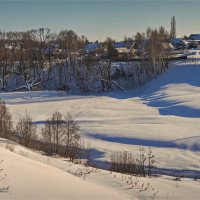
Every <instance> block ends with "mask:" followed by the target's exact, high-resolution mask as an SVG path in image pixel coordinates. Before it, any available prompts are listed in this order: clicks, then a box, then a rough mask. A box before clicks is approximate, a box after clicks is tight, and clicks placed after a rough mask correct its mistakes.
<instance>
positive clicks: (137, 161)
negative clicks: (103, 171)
mask: <svg viewBox="0 0 200 200" xmlns="http://www.w3.org/2000/svg"><path fill="white" fill-rule="evenodd" d="M155 163H156V161H155V156H154V155H153V154H152V151H151V149H149V152H148V154H147V155H146V152H145V150H144V148H139V151H138V153H137V154H133V153H131V152H127V151H121V152H114V153H112V154H111V165H110V170H111V171H115V172H120V173H127V174H132V175H139V176H146V171H147V172H148V176H149V177H151V175H152V171H153V169H155V168H156V166H155Z"/></svg>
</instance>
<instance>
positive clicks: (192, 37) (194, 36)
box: [188, 34, 200, 41]
mask: <svg viewBox="0 0 200 200" xmlns="http://www.w3.org/2000/svg"><path fill="white" fill-rule="evenodd" d="M188 40H199V41H200V34H191V35H190V36H189V38H188Z"/></svg>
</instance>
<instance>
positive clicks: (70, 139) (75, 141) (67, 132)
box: [63, 113, 80, 162]
mask: <svg viewBox="0 0 200 200" xmlns="http://www.w3.org/2000/svg"><path fill="white" fill-rule="evenodd" d="M63 128H64V146H65V155H67V156H69V157H70V160H71V161H72V162H73V161H74V158H75V156H76V154H77V151H78V148H79V141H80V135H79V129H80V128H79V124H78V122H76V121H75V120H74V118H73V117H72V115H71V114H70V113H67V115H66V116H65V121H64V123H63Z"/></svg>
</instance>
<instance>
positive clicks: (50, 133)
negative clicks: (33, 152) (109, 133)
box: [0, 100, 83, 162]
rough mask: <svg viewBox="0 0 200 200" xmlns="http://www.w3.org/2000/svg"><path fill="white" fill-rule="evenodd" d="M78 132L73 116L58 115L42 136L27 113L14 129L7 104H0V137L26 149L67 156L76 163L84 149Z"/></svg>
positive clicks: (47, 124)
mask: <svg viewBox="0 0 200 200" xmlns="http://www.w3.org/2000/svg"><path fill="white" fill-rule="evenodd" d="M79 130H80V128H79V124H78V122H77V121H75V119H74V118H73V116H72V115H71V114H70V113H67V115H66V116H63V115H62V114H61V113H60V112H58V111H55V112H54V113H53V115H52V117H51V118H50V119H49V120H47V123H46V124H45V126H44V127H43V128H42V131H41V134H40V133H39V132H38V131H37V126H36V125H35V124H34V123H33V121H32V119H31V117H30V115H29V114H28V113H26V115H25V116H24V117H23V118H21V119H19V121H18V122H17V124H16V126H15V127H14V126H13V123H12V116H11V114H10V112H9V110H8V108H7V106H6V104H5V102H4V101H2V100H0V137H2V138H7V139H10V140H12V141H15V142H18V143H19V144H21V145H23V146H25V147H29V148H33V149H37V150H41V151H43V152H45V153H47V154H48V155H54V154H57V155H60V156H64V157H67V158H70V161H72V162H73V161H74V159H75V158H79V156H80V155H81V149H82V148H83V146H82V142H81V137H80V134H79ZM38 136H40V137H38Z"/></svg>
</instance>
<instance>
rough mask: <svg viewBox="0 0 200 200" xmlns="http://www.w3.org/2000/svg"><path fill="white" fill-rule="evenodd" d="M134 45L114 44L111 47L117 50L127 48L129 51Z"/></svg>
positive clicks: (127, 43) (128, 43) (130, 43)
mask: <svg viewBox="0 0 200 200" xmlns="http://www.w3.org/2000/svg"><path fill="white" fill-rule="evenodd" d="M134 44H135V42H115V43H114V44H113V46H114V48H116V49H118V48H128V49H131V48H132V47H133V45H134Z"/></svg>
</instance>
